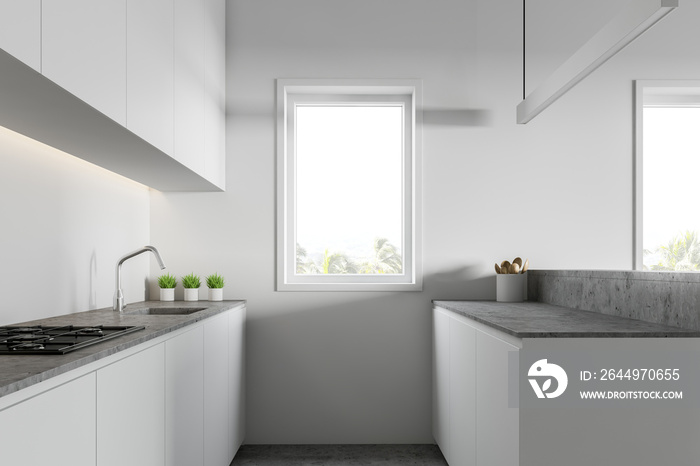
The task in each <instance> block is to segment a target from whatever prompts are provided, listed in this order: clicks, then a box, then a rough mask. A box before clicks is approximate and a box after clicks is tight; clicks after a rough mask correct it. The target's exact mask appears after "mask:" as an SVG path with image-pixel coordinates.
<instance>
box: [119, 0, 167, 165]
mask: <svg viewBox="0 0 700 466" xmlns="http://www.w3.org/2000/svg"><path fill="white" fill-rule="evenodd" d="M126 31H127V33H126V41H127V42H126V52H127V53H126V57H127V67H126V70H127V73H126V99H127V105H126V112H127V114H126V126H127V128H128V129H129V130H131V131H132V132H134V133H136V134H137V135H139V136H141V137H142V138H143V139H145V140H146V141H148V142H150V143H151V144H152V145H154V146H155V147H157V148H158V149H160V150H162V151H163V152H165V153H166V154H172V153H173V0H148V1H144V0H127V17H126Z"/></svg>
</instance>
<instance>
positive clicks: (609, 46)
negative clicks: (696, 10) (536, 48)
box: [517, 0, 678, 124]
mask: <svg viewBox="0 0 700 466" xmlns="http://www.w3.org/2000/svg"><path fill="white" fill-rule="evenodd" d="M677 7H678V0H631V1H630V2H629V3H628V4H627V5H626V6H625V7H624V8H623V9H622V11H620V13H619V14H618V15H617V16H615V17H614V18H613V19H612V20H611V21H610V22H609V23H608V24H606V25H605V26H604V27H603V28H602V29H601V30H600V31H598V32H597V33H596V34H595V35H594V36H593V37H591V38H590V39H589V40H588V42H586V43H585V44H583V46H581V48H580V49H578V50H577V51H576V52H575V53H574V54H573V55H571V56H570V57H569V58H568V59H567V60H566V61H565V62H564V63H563V64H562V65H561V66H560V67H559V68H557V69H556V71H554V72H553V73H552V74H551V75H549V76H548V77H547V78H546V79H545V80H544V81H543V82H542V84H540V85H539V86H538V87H537V88H536V89H535V90H534V91H532V92H531V93H530V95H528V96H527V97H526V98H525V100H523V101H522V102H520V103H519V104H518V109H517V122H518V123H519V124H524V123H527V122H528V121H530V120H532V119H533V118H535V117H536V116H537V115H539V114H540V113H541V112H542V111H543V110H544V109H545V108H547V107H549V106H550V105H551V104H552V103H553V102H554V101H556V100H557V99H558V98H559V97H561V96H562V95H564V94H566V92H567V91H568V90H569V89H571V88H572V87H574V86H575V85H576V84H578V83H579V82H580V81H581V80H583V79H584V78H585V77H586V76H588V75H589V74H591V73H592V72H593V71H594V70H595V69H596V68H598V67H599V66H600V65H602V64H603V63H605V62H606V61H607V60H608V59H609V58H611V57H612V56H613V55H615V54H616V53H617V52H619V51H620V50H622V49H623V48H625V47H626V46H627V45H628V44H629V43H631V42H632V41H633V40H634V39H636V38H637V37H639V36H640V35H642V34H643V33H644V32H645V31H646V30H647V29H649V28H650V27H652V26H653V25H654V24H656V23H657V22H658V21H659V20H660V19H661V18H663V17H664V16H666V15H667V14H669V13H670V12H671V11H673V10H674V9H675V8H677ZM524 53H525V52H524V50H523V54H524ZM523 60H524V56H523Z"/></svg>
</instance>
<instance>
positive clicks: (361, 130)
mask: <svg viewBox="0 0 700 466" xmlns="http://www.w3.org/2000/svg"><path fill="white" fill-rule="evenodd" d="M403 112H404V109H403V106H399V105H370V106H366V105H352V106H349V105H345V106H336V105H299V106H297V108H296V182H295V186H296V248H297V249H296V258H297V267H296V273H297V274H379V273H383V274H387V273H388V274H398V273H401V272H402V263H403V259H402V250H403V237H402V232H403V231H402V198H403V195H402V176H403Z"/></svg>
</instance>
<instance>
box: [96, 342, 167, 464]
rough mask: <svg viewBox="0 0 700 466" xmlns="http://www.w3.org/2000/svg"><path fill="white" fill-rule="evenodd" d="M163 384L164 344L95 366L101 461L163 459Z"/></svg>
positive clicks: (149, 462) (158, 460) (105, 462)
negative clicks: (102, 365)
mask: <svg viewBox="0 0 700 466" xmlns="http://www.w3.org/2000/svg"><path fill="white" fill-rule="evenodd" d="M164 389H165V351H164V344H162V343H161V344H159V345H156V346H153V347H151V348H148V349H145V350H143V351H141V352H139V353H137V354H134V355H133V356H130V357H128V358H125V359H122V360H120V361H117V362H116V363H114V364H111V365H109V366H107V367H104V368H102V369H99V370H98V371H97V445H98V449H97V465H98V466H112V465H113V466H123V465H126V464H128V465H129V466H139V465H143V466H157V465H163V464H165V426H164V424H163V419H164V417H165V405H164V402H163V391H164ZM125 446H128V447H127V448H125Z"/></svg>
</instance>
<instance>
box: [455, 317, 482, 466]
mask: <svg viewBox="0 0 700 466" xmlns="http://www.w3.org/2000/svg"><path fill="white" fill-rule="evenodd" d="M449 364H450V428H449V435H450V440H449V445H450V457H449V458H448V461H449V463H450V464H451V465H454V466H474V465H475V464H476V450H477V448H476V406H477V402H476V330H475V329H474V327H471V326H469V325H467V324H465V323H464V322H461V321H459V320H457V319H454V318H451V319H450V361H449Z"/></svg>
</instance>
